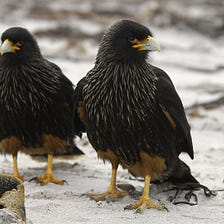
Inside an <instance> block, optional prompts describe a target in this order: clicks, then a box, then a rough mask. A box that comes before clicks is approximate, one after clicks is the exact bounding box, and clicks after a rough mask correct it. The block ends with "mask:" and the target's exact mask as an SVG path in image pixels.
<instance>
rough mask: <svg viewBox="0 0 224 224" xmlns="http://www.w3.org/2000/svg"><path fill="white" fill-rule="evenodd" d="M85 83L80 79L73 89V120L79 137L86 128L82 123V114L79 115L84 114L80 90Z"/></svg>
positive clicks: (84, 80) (84, 79) (83, 79)
mask: <svg viewBox="0 0 224 224" xmlns="http://www.w3.org/2000/svg"><path fill="white" fill-rule="evenodd" d="M85 83H86V78H85V77H84V78H82V79H81V80H80V81H79V82H78V84H77V86H76V88H75V92H74V104H75V105H74V108H75V111H74V116H75V117H74V120H75V124H76V134H77V135H79V136H81V135H82V132H85V131H86V127H85V124H84V122H83V116H84V114H81V113H84V111H83V107H82V102H83V95H82V90H83V87H84V85H85ZM80 111H82V112H80Z"/></svg>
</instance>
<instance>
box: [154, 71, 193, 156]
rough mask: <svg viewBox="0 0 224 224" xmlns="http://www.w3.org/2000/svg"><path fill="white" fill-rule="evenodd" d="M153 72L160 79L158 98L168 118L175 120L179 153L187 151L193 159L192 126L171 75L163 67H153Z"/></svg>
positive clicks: (158, 82) (157, 85) (157, 84)
mask: <svg viewBox="0 0 224 224" xmlns="http://www.w3.org/2000/svg"><path fill="white" fill-rule="evenodd" d="M153 72H154V73H155V75H156V76H157V78H158V80H157V83H156V87H157V93H156V98H157V101H158V103H159V104H160V106H161V109H162V110H163V112H164V113H167V114H165V115H166V117H167V119H168V120H169V121H170V122H171V120H170V119H169V116H170V118H171V119H173V121H174V122H175V125H176V126H175V127H174V125H173V124H172V123H171V125H172V126H173V128H175V134H176V148H177V153H178V155H179V154H180V153H181V152H187V153H188V154H189V156H190V157H191V158H192V159H193V158H194V153H193V145H192V139H191V135H190V126H189V124H188V122H187V118H186V115H185V111H184V107H183V104H182V102H181V100H180V97H179V96H178V94H177V92H176V90H175V87H174V85H173V83H172V81H171V79H170V78H169V76H168V75H167V74H166V73H165V72H164V71H163V70H161V69H159V68H157V67H153Z"/></svg>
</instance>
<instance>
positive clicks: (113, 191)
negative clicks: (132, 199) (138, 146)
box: [87, 162, 128, 201]
mask: <svg viewBox="0 0 224 224" xmlns="http://www.w3.org/2000/svg"><path fill="white" fill-rule="evenodd" d="M111 164H112V175H111V180H110V185H109V187H108V190H107V191H106V192H104V193H102V194H92V193H88V194H87V196H88V197H90V198H91V199H94V200H95V201H104V200H108V201H116V200H118V199H119V198H123V197H125V196H127V195H128V193H127V192H122V191H119V190H118V189H117V187H116V178H117V168H118V165H119V163H118V162H111Z"/></svg>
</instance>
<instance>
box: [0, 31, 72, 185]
mask: <svg viewBox="0 0 224 224" xmlns="http://www.w3.org/2000/svg"><path fill="white" fill-rule="evenodd" d="M1 41H2V45H1V56H0V150H1V152H3V153H8V154H12V156H13V163H14V176H16V177H19V178H21V179H22V177H21V176H20V174H19V171H18V167H17V153H18V152H19V151H21V152H24V153H27V154H38V155H39V154H48V167H47V170H46V173H45V175H44V176H39V177H37V178H36V181H37V182H39V183H41V184H47V183H48V182H53V183H56V184H63V183H64V181H63V180H58V179H56V178H55V177H54V176H53V174H52V160H53V155H54V154H63V153H64V152H65V151H68V150H71V149H72V148H73V147H75V145H74V144H75V143H74V137H75V132H74V130H75V127H74V125H75V121H74V108H73V101H74V99H73V98H74V89H73V84H72V83H71V82H70V80H68V79H67V78H66V76H65V75H64V74H63V73H62V71H61V69H60V68H59V67H58V66H57V65H55V64H53V63H52V62H49V61H47V60H46V59H44V58H43V56H42V55H41V52H40V49H39V47H38V44H37V42H36V40H35V39H34V37H33V36H32V35H31V33H29V32H28V31H27V30H26V29H24V28H20V27H13V28H9V29H8V30H6V31H5V32H4V33H3V34H2V37H1Z"/></svg>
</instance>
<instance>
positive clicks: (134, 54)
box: [98, 20, 160, 63]
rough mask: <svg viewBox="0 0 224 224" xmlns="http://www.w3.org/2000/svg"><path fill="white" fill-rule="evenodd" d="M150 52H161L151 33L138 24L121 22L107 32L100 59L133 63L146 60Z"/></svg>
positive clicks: (99, 54) (100, 48)
mask: <svg viewBox="0 0 224 224" xmlns="http://www.w3.org/2000/svg"><path fill="white" fill-rule="evenodd" d="M149 51H160V45H159V43H158V42H157V41H156V40H155V39H154V38H153V35H152V33H151V31H150V30H149V29H148V28H147V27H145V26H143V25H141V24H139V23H137V22H134V21H131V20H121V21H118V22H116V23H115V24H114V25H112V26H111V27H110V28H109V29H108V30H107V31H106V32H105V34H104V36H103V38H102V40H101V43H100V47H99V51H98V59H99V60H100V59H102V60H104V59H105V60H116V61H120V60H123V61H126V62H131V63H133V62H135V61H137V62H139V61H143V60H145V59H146V58H147V55H148V52H149Z"/></svg>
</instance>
